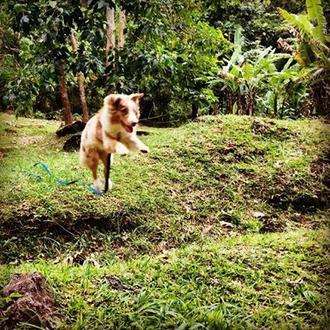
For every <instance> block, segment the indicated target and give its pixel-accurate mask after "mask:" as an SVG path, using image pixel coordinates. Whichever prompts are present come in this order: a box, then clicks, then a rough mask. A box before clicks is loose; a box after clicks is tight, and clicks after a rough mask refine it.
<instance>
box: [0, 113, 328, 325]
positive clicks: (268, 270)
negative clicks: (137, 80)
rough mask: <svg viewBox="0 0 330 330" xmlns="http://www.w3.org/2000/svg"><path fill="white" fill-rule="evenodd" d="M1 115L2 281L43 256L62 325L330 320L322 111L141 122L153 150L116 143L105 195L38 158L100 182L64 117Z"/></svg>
mask: <svg viewBox="0 0 330 330" xmlns="http://www.w3.org/2000/svg"><path fill="white" fill-rule="evenodd" d="M0 119H1V125H0V138H1V140H0V157H1V160H0V181H1V190H2V193H1V197H0V204H1V205H0V206H1V211H0V241H1V250H0V261H1V263H2V266H0V267H1V268H0V274H1V275H0V285H5V283H7V282H8V279H9V277H10V274H12V273H14V272H21V271H34V270H39V271H40V272H41V273H42V274H43V275H44V276H45V277H46V278H47V280H48V282H49V284H50V285H51V287H52V288H53V290H54V293H55V298H56V301H57V303H58V310H59V313H60V314H61V315H62V318H60V320H58V321H57V322H56V324H55V327H57V328H63V329H176V328H178V329H261V328H280V329H290V328H292V329H297V328H300V329H309V328H313V329H320V328H321V329H325V328H326V325H327V322H329V317H328V314H327V313H328V310H327V306H328V302H329V301H328V296H329V278H328V277H327V274H328V273H329V267H328V262H329V259H328V252H329V243H328V241H327V233H328V223H327V220H328V217H329V212H328V197H329V152H328V149H327V143H328V134H329V125H327V124H326V123H325V122H324V121H321V120H317V119H314V120H299V121H290V120H269V119H262V118H250V117H244V116H243V117H237V116H219V117H202V118H201V119H200V120H199V121H198V122H194V123H190V124H187V125H185V126H182V127H179V128H167V129H156V128H146V127H143V128H142V129H143V131H145V132H146V134H147V135H143V136H142V137H141V139H142V140H143V141H144V142H145V143H146V144H147V145H148V146H149V147H150V149H151V152H150V154H148V155H139V154H130V155H128V156H124V157H120V156H118V157H116V158H115V163H114V166H113V169H112V181H113V183H114V187H113V190H111V192H110V193H108V194H106V195H104V196H95V195H93V194H92V193H91V192H90V191H89V190H88V189H86V187H84V186H83V185H81V184H75V185H70V186H66V187H63V186H60V185H58V183H57V182H55V180H54V178H53V177H47V175H45V173H43V172H42V171H41V170H40V169H39V168H38V167H33V164H34V163H35V162H38V161H43V162H45V163H47V165H48V166H49V168H50V170H51V171H52V173H53V174H54V175H55V176H57V177H59V178H61V179H65V180H72V179H82V180H84V181H85V182H87V183H91V175H90V173H89V172H88V171H87V170H86V169H83V168H81V167H80V165H79V160H78V153H66V152H64V151H62V146H63V143H64V139H62V138H61V139H59V138H57V137H56V136H55V134H54V132H55V130H56V129H57V127H58V126H59V123H58V122H51V121H43V120H36V119H26V118H20V119H18V120H16V119H15V118H14V117H13V116H10V115H6V114H1V117H0ZM100 173H101V168H100ZM35 174H39V175H41V176H42V177H43V178H42V179H37V178H36V175H35ZM20 326H21V328H24V327H25V328H26V327H27V325H26V324H25V325H18V327H20ZM0 327H1V323H0Z"/></svg>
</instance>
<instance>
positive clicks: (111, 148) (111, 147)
mask: <svg viewBox="0 0 330 330" xmlns="http://www.w3.org/2000/svg"><path fill="white" fill-rule="evenodd" d="M116 144H117V140H114V139H109V138H104V139H103V150H104V151H105V152H106V153H107V154H113V153H114V152H115V151H116Z"/></svg>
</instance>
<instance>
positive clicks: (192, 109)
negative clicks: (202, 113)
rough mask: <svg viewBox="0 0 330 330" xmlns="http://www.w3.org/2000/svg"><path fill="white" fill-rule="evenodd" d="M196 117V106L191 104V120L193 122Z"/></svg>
mask: <svg viewBox="0 0 330 330" xmlns="http://www.w3.org/2000/svg"><path fill="white" fill-rule="evenodd" d="M197 116H198V106H197V105H196V103H193V104H192V108H191V119H192V120H194V119H196V118H197Z"/></svg>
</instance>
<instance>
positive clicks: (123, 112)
mask: <svg viewBox="0 0 330 330" xmlns="http://www.w3.org/2000/svg"><path fill="white" fill-rule="evenodd" d="M120 112H121V113H122V114H124V115H127V114H128V109H127V108H126V107H121V108H120Z"/></svg>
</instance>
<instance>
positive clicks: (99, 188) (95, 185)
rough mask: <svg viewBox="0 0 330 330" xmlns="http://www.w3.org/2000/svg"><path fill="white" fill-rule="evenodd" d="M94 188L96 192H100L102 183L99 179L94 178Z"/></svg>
mask: <svg viewBox="0 0 330 330" xmlns="http://www.w3.org/2000/svg"><path fill="white" fill-rule="evenodd" d="M94 188H95V190H96V191H97V192H98V193H101V192H102V183H101V181H100V180H99V179H96V180H94Z"/></svg>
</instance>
